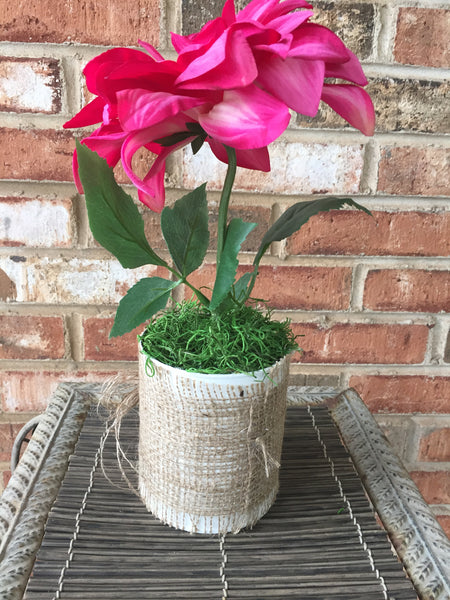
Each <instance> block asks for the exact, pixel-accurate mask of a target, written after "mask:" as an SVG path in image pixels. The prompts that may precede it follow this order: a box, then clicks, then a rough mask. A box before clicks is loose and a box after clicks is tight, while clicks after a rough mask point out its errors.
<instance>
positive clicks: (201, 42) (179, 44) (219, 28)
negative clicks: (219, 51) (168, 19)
mask: <svg viewBox="0 0 450 600" xmlns="http://www.w3.org/2000/svg"><path fill="white" fill-rule="evenodd" d="M225 30H226V25H225V23H224V21H223V19H221V18H218V19H214V20H213V21H208V23H206V25H204V26H203V27H202V29H201V30H200V31H199V32H198V33H192V34H191V35H178V34H176V33H172V34H171V39H172V45H173V47H174V48H175V50H176V51H177V52H178V54H179V55H180V57H179V59H178V62H180V61H181V64H182V65H184V66H186V65H187V64H189V63H190V62H192V61H193V60H194V59H195V58H197V57H198V56H200V55H202V54H204V53H205V51H206V50H208V48H210V47H211V46H212V45H213V44H214V42H215V41H216V40H217V39H218V38H219V37H220V36H221V35H222V33H223V32H224V31H225Z"/></svg>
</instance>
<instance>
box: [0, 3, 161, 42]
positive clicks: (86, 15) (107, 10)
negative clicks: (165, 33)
mask: <svg viewBox="0 0 450 600" xmlns="http://www.w3.org/2000/svg"><path fill="white" fill-rule="evenodd" d="M159 22H160V12H159V2H158V1H157V0H138V1H137V2H136V0H108V1H107V2H105V0H92V1H91V2H85V1H84V0H66V1H65V2H57V3H55V2H53V0H16V1H15V2H2V3H1V5H0V24H1V25H0V35H1V38H2V40H4V41H11V42H38V43H40V42H52V43H61V42H72V43H82V44H99V45H101V44H104V45H108V46H109V45H111V46H116V45H134V44H137V40H138V39H143V40H146V41H147V42H150V43H152V44H154V45H157V44H158V40H159Z"/></svg>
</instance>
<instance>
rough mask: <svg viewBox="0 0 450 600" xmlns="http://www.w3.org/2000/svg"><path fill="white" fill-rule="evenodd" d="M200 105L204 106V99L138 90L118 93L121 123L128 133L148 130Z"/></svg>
mask: <svg viewBox="0 0 450 600" xmlns="http://www.w3.org/2000/svg"><path fill="white" fill-rule="evenodd" d="M200 104H204V100H203V99H202V98H191V97H189V96H180V95H176V94H170V93H167V92H147V91H146V90H140V89H137V88H135V89H131V90H123V91H121V92H118V93H117V110H118V116H119V121H120V123H121V125H122V127H123V129H124V130H126V131H133V130H137V129H144V128H148V127H150V126H151V125H154V124H156V123H159V122H161V121H165V120H166V119H170V118H171V117H173V116H175V115H176V114H178V113H181V112H183V111H185V110H187V109H189V108H193V107H194V106H199V105H200Z"/></svg>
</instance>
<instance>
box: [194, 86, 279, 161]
mask: <svg viewBox="0 0 450 600" xmlns="http://www.w3.org/2000/svg"><path fill="white" fill-rule="evenodd" d="M289 119H290V115H289V111H288V109H287V107H286V105H285V104H284V103H282V102H280V101H279V100H277V99H276V98H274V97H273V96H271V95H269V94H267V93H266V92H264V91H263V90H261V89H259V88H257V87H256V86H254V85H251V86H248V87H246V88H242V89H239V90H229V91H226V92H224V95H223V101H222V102H219V103H218V104H216V105H215V106H214V108H213V109H212V110H211V111H210V112H209V113H206V114H204V115H200V116H199V123H200V125H201V126H202V127H203V129H204V130H205V131H206V132H207V133H208V135H210V136H211V137H212V138H214V139H216V140H217V141H220V142H222V143H224V144H227V145H228V146H232V147H233V148H239V149H244V150H245V149H249V148H262V147H263V146H267V145H268V144H270V143H271V142H273V141H274V140H275V139H276V138H277V137H279V136H280V135H281V134H282V133H283V131H284V130H285V129H286V127H287V126H288V124H289Z"/></svg>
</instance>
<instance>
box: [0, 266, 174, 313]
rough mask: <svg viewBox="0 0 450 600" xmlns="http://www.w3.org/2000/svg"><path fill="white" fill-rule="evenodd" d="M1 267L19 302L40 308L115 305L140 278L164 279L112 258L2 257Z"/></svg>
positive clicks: (156, 271)
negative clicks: (57, 305)
mask: <svg viewBox="0 0 450 600" xmlns="http://www.w3.org/2000/svg"><path fill="white" fill-rule="evenodd" d="M1 267H3V269H4V271H5V272H6V273H7V274H8V275H10V277H11V280H12V281H13V283H14V286H15V287H14V293H15V299H16V300H17V301H18V302H38V303H43V304H117V303H118V302H119V301H120V300H121V299H122V297H123V296H124V295H125V293H126V292H127V291H128V290H129V288H130V287H131V286H132V285H134V284H135V283H137V281H139V280H140V279H141V278H142V277H151V276H154V275H158V276H161V277H165V278H167V269H164V268H163V267H156V266H154V265H148V266H143V267H139V268H137V269H124V268H123V267H121V266H120V264H119V262H118V261H117V260H116V259H113V258H111V259H105V260H99V259H89V258H77V257H75V258H70V257H60V256H58V257H56V256H55V257H42V258H41V257H29V258H28V257H25V256H9V257H8V256H5V257H3V258H2V257H0V268H1ZM4 292H5V293H7V292H8V283H7V281H6V279H5V282H4ZM0 293H1V282H0Z"/></svg>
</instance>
